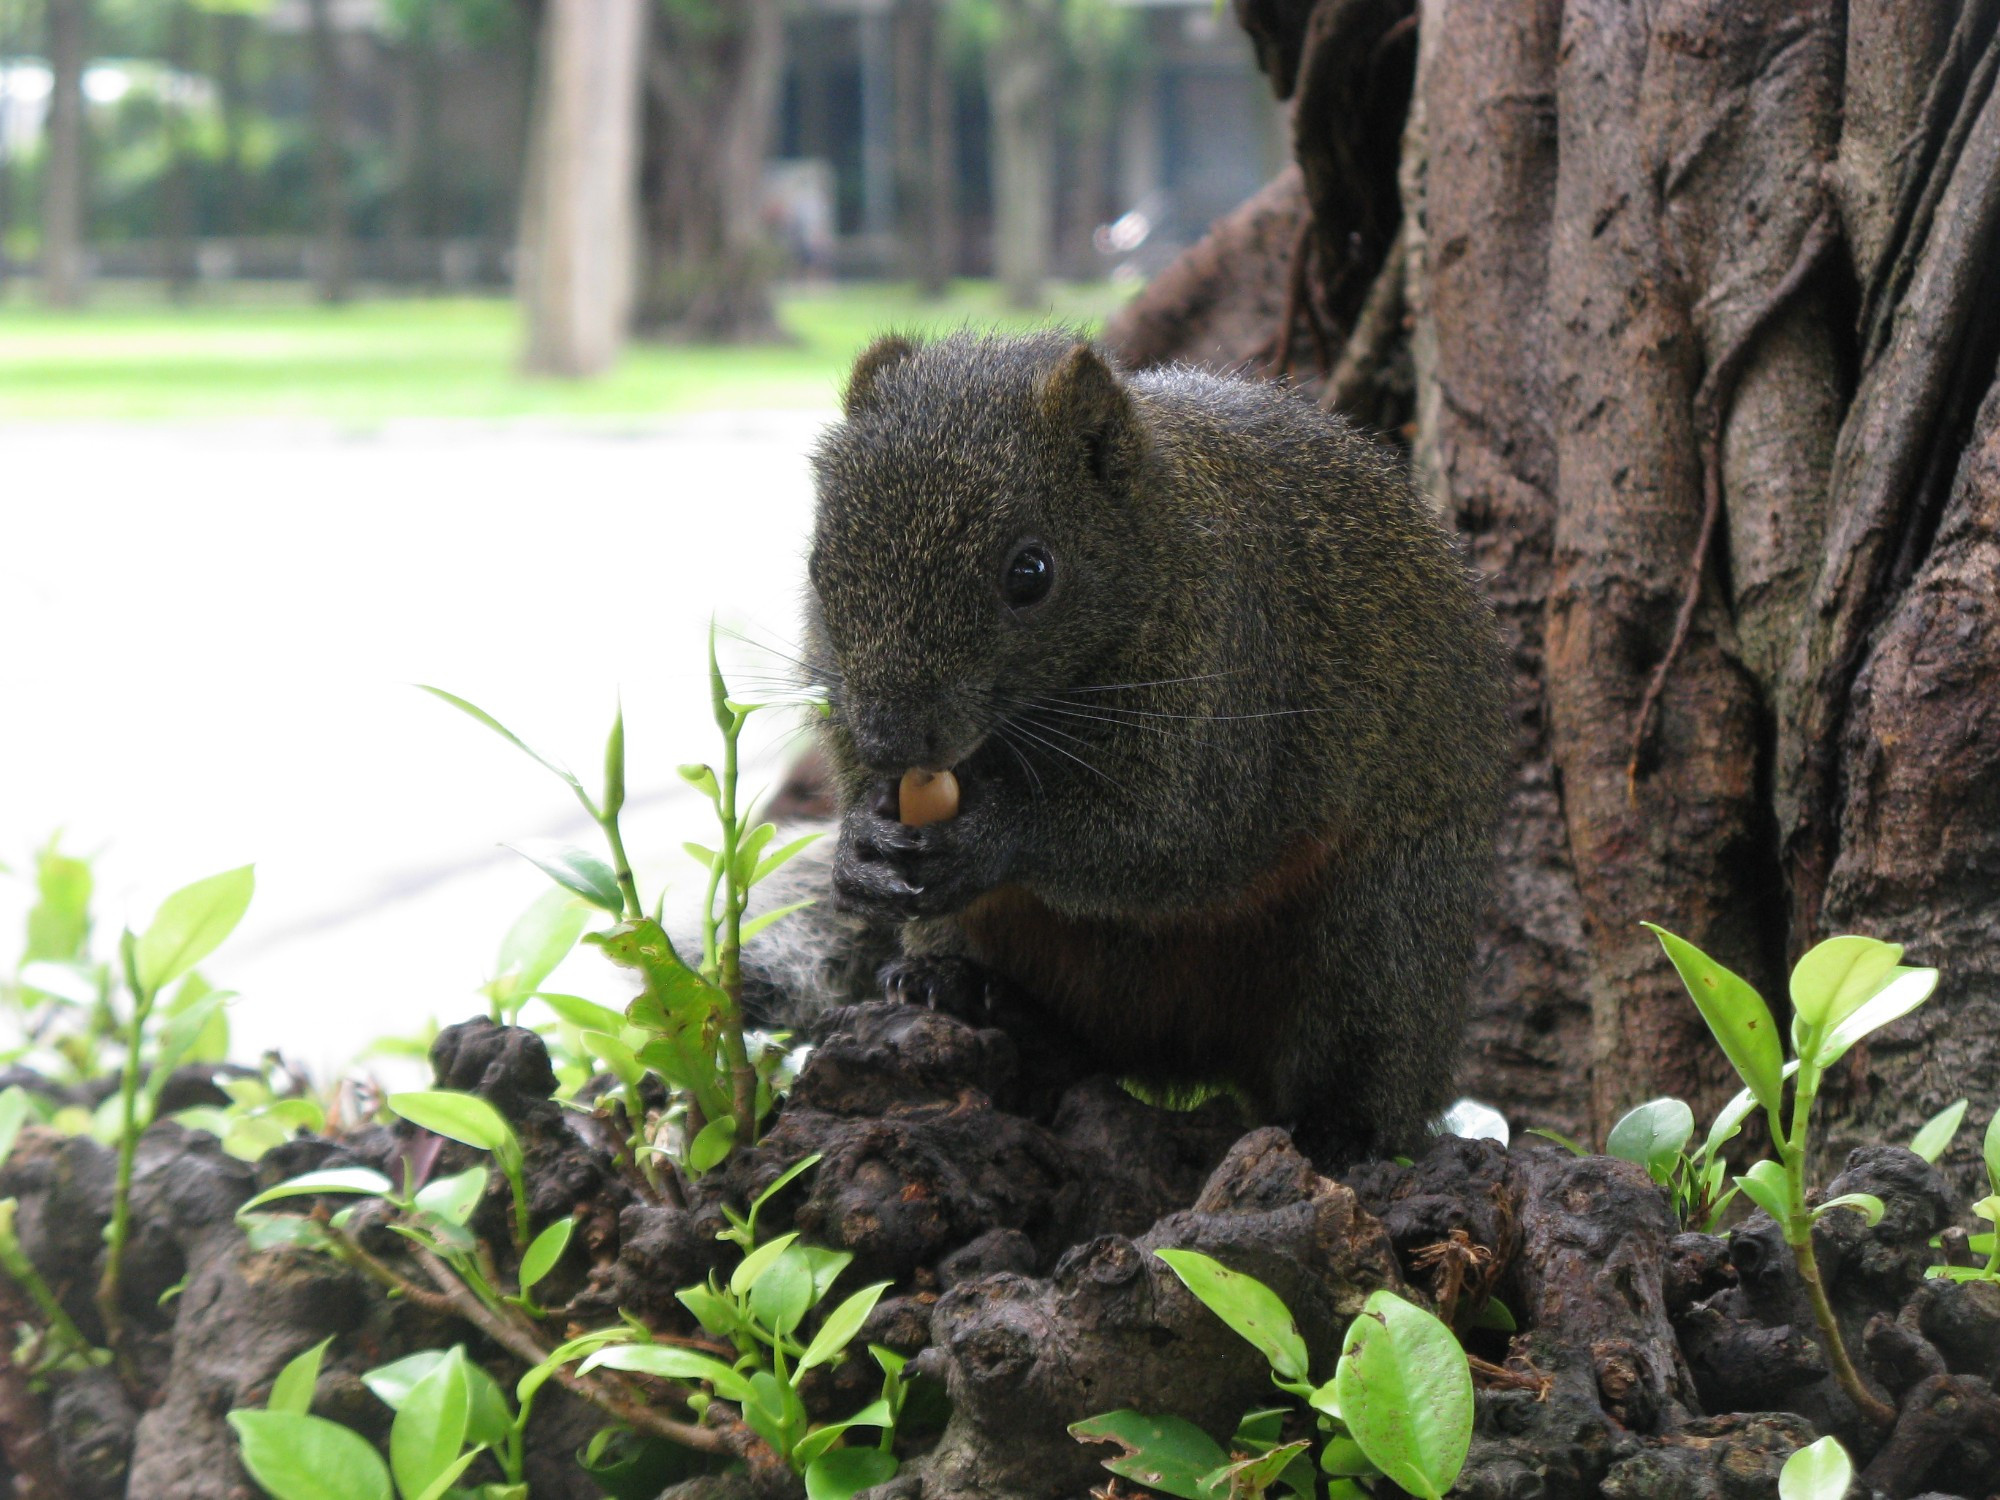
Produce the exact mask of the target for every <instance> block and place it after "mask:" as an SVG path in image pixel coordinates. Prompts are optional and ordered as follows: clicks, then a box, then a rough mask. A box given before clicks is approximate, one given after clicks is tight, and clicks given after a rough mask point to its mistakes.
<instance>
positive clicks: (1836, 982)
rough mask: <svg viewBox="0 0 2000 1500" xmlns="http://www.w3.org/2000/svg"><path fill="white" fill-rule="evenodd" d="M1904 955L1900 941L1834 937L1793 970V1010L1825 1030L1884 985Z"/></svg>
mask: <svg viewBox="0 0 2000 1500" xmlns="http://www.w3.org/2000/svg"><path fill="white" fill-rule="evenodd" d="M1902 958H1903V948H1902V945H1901V944H1900V943H1881V942H1877V941H1876V940H1875V939H1874V938H1865V937H1830V938H1828V939H1827V940H1826V941H1825V942H1823V943H1820V944H1818V945H1816V946H1815V947H1814V948H1813V949H1812V950H1811V951H1810V952H1808V953H1807V954H1806V955H1805V957H1803V958H1801V959H1800V960H1799V961H1798V964H1797V966H1796V967H1794V968H1793V970H1792V1014H1793V1015H1794V1016H1796V1017H1797V1018H1798V1019H1799V1020H1800V1021H1801V1022H1803V1023H1804V1024H1805V1025H1807V1026H1810V1027H1815V1028H1818V1029H1820V1030H1824V1029H1826V1028H1827V1027H1829V1026H1837V1025H1839V1024H1840V1022H1841V1021H1842V1020H1844V1019H1845V1018H1846V1017H1848V1016H1850V1015H1852V1014H1853V1013H1854V1012H1855V1011H1856V1010H1858V1009H1859V1008H1860V1007H1861V1005H1862V1003H1863V1002H1864V1001H1866V1000H1867V999H1868V997H1869V996H1870V995H1872V994H1874V993H1875V992H1876V991H1877V990H1879V989H1881V988H1882V985H1883V983H1884V982H1885V981H1886V980H1887V979H1888V978H1889V976H1890V975H1891V974H1892V973H1894V972H1895V969H1896V965H1897V964H1899V963H1900V962H1902Z"/></svg>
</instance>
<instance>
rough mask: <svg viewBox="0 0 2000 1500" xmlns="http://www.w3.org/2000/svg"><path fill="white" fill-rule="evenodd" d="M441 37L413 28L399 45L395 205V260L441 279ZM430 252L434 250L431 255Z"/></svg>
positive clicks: (411, 272)
mask: <svg viewBox="0 0 2000 1500" xmlns="http://www.w3.org/2000/svg"><path fill="white" fill-rule="evenodd" d="M437 57H438V53H437V41H436V38H435V37H433V36H432V35H431V34H430V33H429V31H428V29H427V28H424V27H417V28H413V29H412V30H411V31H410V32H409V33H408V34H406V35H405V36H404V37H403V38H402V44H401V45H400V46H399V47H398V48H397V49H396V62H395V67H396V111H395V121H396V123H395V143H396V196H395V200H394V202H393V203H392V204H391V205H390V212H389V240H390V246H391V249H390V260H391V264H393V265H394V266H395V268H396V274H397V276H398V277H401V278H405V279H408V280H413V281H423V282H427V283H431V284H435V283H436V281H437V280H438V276H439V269H438V262H437V258H436V253H435V252H436V248H437V247H436V245H435V244H434V243H433V242H434V240H435V238H436V236H435V234H434V233H433V230H434V228H435V224H436V220H437V211H436V201H437V193H438V187H439V180H438V174H437V113H438V63H437ZM426 251H428V252H430V253H428V254H426Z"/></svg>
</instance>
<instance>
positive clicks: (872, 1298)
mask: <svg viewBox="0 0 2000 1500" xmlns="http://www.w3.org/2000/svg"><path fill="white" fill-rule="evenodd" d="M888 1289H889V1283H888V1282H886V1281H878V1282H877V1283H876V1284H875V1285H874V1286H868V1287H863V1288H862V1289H861V1290H860V1291H858V1292H856V1293H855V1294H854V1295H853V1296H851V1297H849V1298H848V1299H847V1300H846V1301H845V1302H843V1303H841V1304H840V1306H838V1307H836V1308H835V1309H834V1310H833V1311H832V1312H830V1313H828V1314H827V1315H826V1321H825V1322H824V1323H821V1324H820V1325H819V1332H818V1333H816V1334H814V1335H813V1340H812V1342H811V1343H810V1344H807V1345H806V1352H805V1353H804V1354H802V1355H800V1356H799V1366H798V1367H799V1373H800V1374H804V1373H805V1372H806V1371H807V1370H810V1369H811V1368H812V1367H813V1366H814V1365H823V1364H825V1363H826V1362H827V1361H828V1360H832V1359H837V1358H839V1357H840V1354H841V1351H843V1350H844V1349H846V1348H847V1346H848V1344H849V1343H850V1342H852V1341H853V1338H854V1336H855V1335H856V1334H857V1333H859V1332H861V1325H862V1324H863V1323H865V1322H867V1321H868V1315H869V1314H870V1313H872V1312H873V1311H875V1304H876V1303H877V1302H878V1301H880V1300H881V1298H882V1294H883V1293H884V1292H886V1291H887V1290H888Z"/></svg>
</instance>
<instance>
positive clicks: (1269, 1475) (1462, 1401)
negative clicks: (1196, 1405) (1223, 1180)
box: [1070, 1250, 1473, 1500]
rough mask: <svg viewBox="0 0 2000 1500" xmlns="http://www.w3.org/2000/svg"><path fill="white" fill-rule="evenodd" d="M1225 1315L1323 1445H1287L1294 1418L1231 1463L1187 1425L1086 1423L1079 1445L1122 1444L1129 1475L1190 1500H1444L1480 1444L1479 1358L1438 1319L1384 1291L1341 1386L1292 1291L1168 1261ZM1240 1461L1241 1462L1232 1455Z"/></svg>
mask: <svg viewBox="0 0 2000 1500" xmlns="http://www.w3.org/2000/svg"><path fill="white" fill-rule="evenodd" d="M1154 1253H1155V1254H1156V1255H1158V1256H1159V1258H1160V1259H1161V1260H1162V1261H1164V1262H1165V1263H1166V1264H1167V1266H1168V1267H1169V1268H1170V1269H1171V1270H1172V1271H1173V1273H1174V1274H1175V1275H1176V1276H1178V1277H1179V1278H1180V1280H1181V1282H1182V1284H1183V1285H1185V1286H1186V1287H1187V1289H1188V1290H1189V1291H1191V1292H1192V1293H1194V1295H1195V1296H1196V1297H1197V1298H1199V1299H1200V1300H1201V1301H1202V1303H1203V1304H1204V1305H1205V1306H1207V1307H1208V1309H1209V1310H1210V1311H1211V1312H1213V1313H1214V1314H1215V1315H1216V1316H1217V1317H1219V1318H1221V1319H1222V1321H1223V1322H1225V1323H1227V1324H1228V1325H1229V1326H1230V1327H1231V1328H1232V1329H1234V1330H1235V1331H1236V1332H1237V1333H1238V1334H1239V1335H1241V1336H1242V1337H1243V1338H1244V1339H1246V1340H1247V1341H1248V1342H1249V1343H1250V1344H1252V1345H1253V1346H1255V1347H1256V1349H1257V1350H1258V1352H1260V1353H1261V1354H1262V1355H1263V1356H1264V1358H1265V1360H1266V1361H1267V1362H1268V1363H1269V1364H1270V1366H1271V1383H1272V1384H1273V1385H1275V1386H1276V1387H1277V1388H1278V1389H1279V1390H1281V1391H1283V1392H1284V1393H1285V1394H1286V1395H1288V1396H1291V1397H1293V1398H1294V1399H1296V1400H1298V1401H1301V1402H1304V1403H1305V1404H1306V1405H1307V1406H1308V1407H1310V1408H1311V1409H1312V1410H1313V1411H1314V1412H1315V1413H1316V1425H1317V1430H1318V1433H1319V1441H1318V1444H1317V1448H1318V1453H1317V1465H1316V1466H1315V1464H1314V1461H1313V1455H1312V1453H1311V1452H1310V1451H1309V1450H1311V1449H1313V1448H1314V1447H1315V1444H1314V1442H1313V1440H1312V1439H1310V1438H1301V1439H1294V1440H1293V1441H1290V1442H1284V1441H1281V1438H1282V1426H1283V1420H1284V1417H1285V1415H1286V1412H1285V1409H1284V1408H1277V1409H1273V1410H1265V1411H1255V1412H1251V1413H1249V1414H1248V1415H1246V1416H1245V1417H1244V1419H1243V1420H1242V1422H1241V1423H1239V1424H1238V1427H1237V1431H1236V1434H1235V1436H1234V1437H1233V1438H1232V1440H1231V1444H1230V1448H1231V1451H1230V1452H1225V1451H1224V1450H1223V1448H1222V1447H1221V1445H1220V1444H1218V1443H1217V1442H1216V1441H1215V1440H1214V1439H1213V1438H1211V1437H1210V1436H1209V1435H1208V1434H1207V1433H1205V1432H1203V1431H1202V1430H1201V1429H1200V1428H1198V1427H1196V1426H1195V1425H1194V1424H1193V1423H1191V1422H1188V1421H1185V1420H1183V1419H1182V1418H1179V1417H1171V1416H1163V1417H1155V1416H1146V1415H1143V1414H1141V1413H1139V1412H1134V1411H1115V1412H1106V1413H1105V1414H1104V1415H1102V1416H1097V1417H1092V1418H1090V1419H1089V1420H1087V1421H1083V1422H1078V1423H1076V1424H1075V1425H1074V1426H1072V1427H1071V1428H1070V1432H1071V1434H1072V1435H1073V1436H1075V1437H1076V1438H1077V1440H1078V1441H1079V1442H1113V1443H1116V1444H1118V1446H1119V1447H1120V1448H1121V1449H1122V1450H1123V1451H1122V1452H1121V1454H1120V1455H1119V1456H1118V1457H1116V1458H1112V1459H1107V1460H1106V1461H1105V1465H1104V1466H1105V1467H1106V1468H1107V1469H1109V1470H1111V1472H1112V1473H1114V1474H1117V1475H1119V1476H1120V1477H1121V1478H1126V1479H1131V1480H1133V1481H1135V1482H1136V1483H1139V1484H1143V1485H1145V1486H1146V1487H1147V1488H1148V1489H1153V1490H1158V1491H1160V1492H1161V1493H1163V1494H1168V1495H1177V1496H1181V1497H1183V1500H1237V1497H1255V1496H1259V1495H1263V1494H1266V1493H1271V1492H1276V1493H1282V1494H1288V1495H1296V1496H1302V1497H1312V1496H1315V1495H1317V1494H1318V1493H1319V1481H1318V1475H1320V1474H1324V1475H1325V1476H1326V1478H1327V1490H1326V1493H1327V1494H1328V1496H1329V1497H1331V1500H1343V1497H1357V1496H1363V1495H1366V1494H1368V1493H1370V1492H1371V1489H1372V1487H1373V1486H1374V1485H1376V1484H1377V1483H1378V1482H1379V1481H1382V1480H1387V1481H1389V1482H1390V1483H1392V1484H1394V1485H1396V1486H1398V1487H1400V1489H1402V1490H1404V1491H1407V1492H1408V1493H1410V1494H1412V1495H1418V1496H1422V1497H1425V1500H1442V1497H1443V1495H1444V1493H1445V1491H1447V1490H1449V1489H1450V1488H1451V1486H1452V1485H1453V1484H1454V1483H1456V1482H1457V1479H1458V1475H1459V1471H1460V1470H1461V1469H1463V1468H1464V1467H1465V1459H1466V1455H1467V1453H1468V1452H1469V1451H1470V1449H1471V1445H1472V1417H1473V1399H1472V1372H1471V1369H1470V1367H1469V1366H1468V1365H1467V1363H1466V1358H1465V1351H1464V1350H1463V1349H1461V1348H1460V1347H1459V1344H1458V1340H1457V1339H1456V1338H1454V1337H1453V1336H1452V1332H1451V1330H1450V1329H1449V1328H1447V1327H1446V1326H1445V1325H1444V1324H1443V1323H1442V1322H1440V1321H1439V1320H1438V1319H1437V1318H1435V1317H1433V1316H1432V1315H1431V1314H1430V1313H1428V1312H1426V1311H1424V1310H1423V1309H1422V1308H1420V1307H1418V1306H1417V1305H1416V1304H1415V1303H1413V1302H1409V1301H1406V1300H1405V1299H1403V1298H1402V1297H1399V1296H1397V1295H1396V1294H1395V1293H1394V1292H1390V1291H1387V1290H1383V1291H1377V1292H1374V1293H1372V1294H1371V1295H1370V1296H1369V1298H1368V1301H1367V1302H1366V1303H1365V1304H1364V1305H1363V1307H1362V1310H1361V1312H1360V1313H1359V1314H1358V1315H1357V1316H1356V1317H1355V1319H1354V1321H1353V1322H1352V1323H1351V1324H1349V1325H1348V1329H1347V1335H1346V1337H1345V1339H1343V1340H1342V1343H1341V1352H1340V1361H1339V1363H1338V1364H1337V1365H1335V1367H1334V1373H1333V1378H1332V1379H1331V1380H1328V1381H1325V1382H1323V1383H1315V1382H1314V1381H1313V1380H1312V1379H1311V1377H1310V1374H1309V1372H1308V1368H1307V1365H1308V1358H1309V1356H1308V1353H1307V1350H1306V1344H1305V1340H1304V1338H1302V1337H1301V1336H1300V1334H1299V1329H1298V1324H1297V1323H1296V1322H1295V1321H1294V1320H1293V1318H1292V1315H1291V1311H1290V1310H1289V1309H1288V1308H1287V1307H1286V1306H1285V1304H1284V1302H1283V1300H1282V1299H1281V1298H1280V1297H1279V1296H1278V1294H1277V1293H1276V1292H1274V1291H1272V1290H1271V1289H1270V1288H1269V1287H1268V1286H1266V1285H1264V1283H1263V1282H1261V1281H1258V1280H1257V1279H1256V1278H1255V1277H1252V1276H1246V1275H1243V1274H1242V1273H1241V1272H1238V1271H1232V1270H1230V1269H1229V1268H1227V1267H1226V1266H1223V1265H1221V1264H1219V1263H1218V1262H1217V1261H1215V1260H1213V1259H1212V1258H1210V1257H1209V1256H1206V1255H1203V1254H1201V1253H1200V1252H1198V1251H1194V1250H1158V1251H1155V1252H1154ZM1232 1454H1233V1455H1234V1456H1232Z"/></svg>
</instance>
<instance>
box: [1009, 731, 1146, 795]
mask: <svg viewBox="0 0 2000 1500" xmlns="http://www.w3.org/2000/svg"><path fill="white" fill-rule="evenodd" d="M1007 722H1008V723H1010V724H1012V725H1013V726H1014V728H1016V729H1018V730H1020V732H1021V733H1022V734H1025V735H1026V736H1027V737H1028V738H1029V739H1031V740H1033V741H1035V743H1037V744H1039V745H1042V746H1044V747H1046V748H1047V749H1050V750H1053V751H1055V752H1056V754H1058V755H1066V756H1068V757H1069V758H1070V759H1071V760H1073V761H1075V762H1076V763H1077V764H1078V765H1080V766H1082V767H1083V768H1084V770H1086V771H1088V772H1090V774H1091V775H1093V776H1099V777H1102V778H1103V779H1104V780H1105V781H1108V782H1110V783H1111V785H1113V786H1117V785H1118V782H1117V779H1116V778H1115V777H1112V776H1110V775H1107V774H1106V773H1105V772H1103V771H1100V770H1099V769H1098V768H1097V767H1096V766H1094V765H1092V764H1091V763H1090V762H1089V761H1087V760H1085V759H1084V758H1083V757H1082V756H1081V755H1077V754H1074V753H1073V752H1071V751H1068V750H1065V749H1064V748H1063V747H1062V746H1061V745H1058V744H1057V743H1056V742H1055V741H1054V740H1050V739H1044V738H1043V737H1042V736H1041V735H1040V734H1037V733H1036V732H1035V730H1034V729H1031V728H1030V727H1029V726H1028V725H1027V723H1026V722H1025V721H1024V720H1023V719H1022V717H1021V716H1020V715H1018V714H1017V715H1015V716H1014V717H1013V718H1012V719H1009V720H1008V721H1007ZM1040 727H1041V728H1043V729H1047V728H1049V726H1048V725H1046V724H1044V725H1041V726H1040ZM1071 738H1073V739H1074V738H1075V736H1071ZM1078 743H1079V744H1082V743H1086V742H1085V741H1081V740H1079V741H1078Z"/></svg>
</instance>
